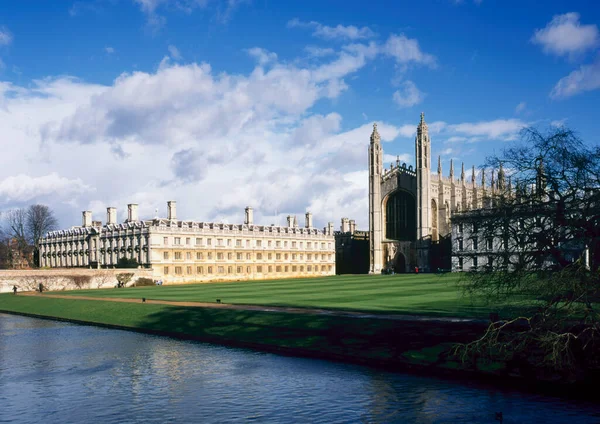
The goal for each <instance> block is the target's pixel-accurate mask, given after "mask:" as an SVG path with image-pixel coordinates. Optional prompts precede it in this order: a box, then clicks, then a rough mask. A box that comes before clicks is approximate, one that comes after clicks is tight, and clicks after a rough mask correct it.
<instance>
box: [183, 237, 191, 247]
mask: <svg viewBox="0 0 600 424" xmlns="http://www.w3.org/2000/svg"><path fill="white" fill-rule="evenodd" d="M185 244H187V245H189V244H192V239H191V238H189V237H186V238H185Z"/></svg>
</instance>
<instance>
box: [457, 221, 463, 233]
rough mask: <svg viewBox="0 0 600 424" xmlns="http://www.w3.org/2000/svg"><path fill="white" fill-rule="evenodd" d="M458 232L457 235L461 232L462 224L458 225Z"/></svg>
mask: <svg viewBox="0 0 600 424" xmlns="http://www.w3.org/2000/svg"><path fill="white" fill-rule="evenodd" d="M458 232H459V233H462V232H463V223H462V222H461V223H460V224H458Z"/></svg>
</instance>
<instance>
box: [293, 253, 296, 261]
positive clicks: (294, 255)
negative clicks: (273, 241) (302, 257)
mask: <svg viewBox="0 0 600 424" xmlns="http://www.w3.org/2000/svg"><path fill="white" fill-rule="evenodd" d="M292 260H294V261H295V260H296V254H295V253H292Z"/></svg>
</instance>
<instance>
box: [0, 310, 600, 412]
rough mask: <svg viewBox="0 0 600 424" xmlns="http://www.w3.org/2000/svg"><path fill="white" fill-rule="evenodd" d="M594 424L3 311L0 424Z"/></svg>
mask: <svg viewBox="0 0 600 424" xmlns="http://www.w3.org/2000/svg"><path fill="white" fill-rule="evenodd" d="M497 411H502V412H503V415H504V423H569V424H575V423H598V422H600V404H594V403H589V402H583V401H582V402H575V401H567V400H562V399H557V398H551V397H544V396H537V395H532V394H524V393H519V392H514V391H512V392H511V391H506V390H499V389H495V388H492V387H488V386H482V385H480V384H475V383H459V382H456V381H449V380H444V379H437V378H429V377H417V376H413V375H406V374H399V373H388V372H385V371H380V370H373V369H369V368H367V367H360V366H355V365H347V364H339V363H333V362H328V361H320V360H313V359H301V358H290V357H283V356H277V355H273V354H268V353H259V352H253V351H249V350H244V349H234V348H226V347H220V346H213V345H208V344H203V343H196V342H188V341H181V340H174V339H170V338H166V337H158V336H151V335H145V334H138V333H133V332H127V331H120V330H111V329H104V328H97V327H91V326H81V325H74V324H68V323H62V322H56V321H48V320H40V319H33V318H26V317H20V316H13V315H5V314H0V423H7V422H8V423H13V422H14V423H86V422H94V423H100V422H114V423H133V422H138V423H153V422H156V423H163V422H182V423H183V422H185V423H228V422H272V423H295V422H298V423H317V422H321V423H353V422H356V423H365V422H366V423H371V422H372V423H498V421H496V420H495V416H494V413H495V412H497Z"/></svg>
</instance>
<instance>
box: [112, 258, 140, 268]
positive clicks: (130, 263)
mask: <svg viewBox="0 0 600 424" xmlns="http://www.w3.org/2000/svg"><path fill="white" fill-rule="evenodd" d="M139 266H140V264H139V263H138V261H137V259H135V258H131V259H129V258H127V257H125V256H123V257H122V258H119V260H118V261H117V268H137V267H139Z"/></svg>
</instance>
